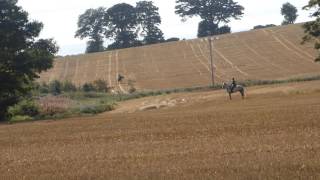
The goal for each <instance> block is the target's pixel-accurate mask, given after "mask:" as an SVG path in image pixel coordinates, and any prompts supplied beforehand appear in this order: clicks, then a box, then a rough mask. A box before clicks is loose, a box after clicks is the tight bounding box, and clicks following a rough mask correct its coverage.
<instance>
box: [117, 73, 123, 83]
mask: <svg viewBox="0 0 320 180" xmlns="http://www.w3.org/2000/svg"><path fill="white" fill-rule="evenodd" d="M123 79H124V76H122V75H121V74H118V82H121V81H122V80H123Z"/></svg>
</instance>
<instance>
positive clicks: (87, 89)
mask: <svg viewBox="0 0 320 180" xmlns="http://www.w3.org/2000/svg"><path fill="white" fill-rule="evenodd" d="M82 90H83V91H84V92H90V91H95V90H96V89H95V87H94V86H93V84H91V83H85V84H84V85H83V86H82Z"/></svg>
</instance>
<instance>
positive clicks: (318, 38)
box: [303, 0, 320, 62]
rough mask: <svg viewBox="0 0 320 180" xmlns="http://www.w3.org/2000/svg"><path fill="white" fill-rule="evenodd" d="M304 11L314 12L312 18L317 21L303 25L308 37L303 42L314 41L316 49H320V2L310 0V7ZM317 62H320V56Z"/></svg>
mask: <svg viewBox="0 0 320 180" xmlns="http://www.w3.org/2000/svg"><path fill="white" fill-rule="evenodd" d="M303 9H305V10H313V12H312V13H311V17H315V18H316V20H315V21H311V22H307V23H305V24H304V25H303V27H304V29H305V33H306V35H305V36H304V37H303V41H304V42H305V41H309V40H311V39H313V40H314V41H315V49H317V50H319V49H320V0H310V1H309V3H308V5H306V6H305V7H304V8H303ZM316 61H318V62H320V55H319V56H318V57H317V58H316Z"/></svg>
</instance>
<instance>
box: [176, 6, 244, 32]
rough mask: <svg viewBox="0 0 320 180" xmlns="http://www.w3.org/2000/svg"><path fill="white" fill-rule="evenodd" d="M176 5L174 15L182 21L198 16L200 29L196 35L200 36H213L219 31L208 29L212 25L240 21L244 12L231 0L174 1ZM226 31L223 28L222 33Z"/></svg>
mask: <svg viewBox="0 0 320 180" xmlns="http://www.w3.org/2000/svg"><path fill="white" fill-rule="evenodd" d="M176 4H177V5H176V7H175V9H176V11H175V13H176V14H178V15H180V16H181V17H182V18H183V19H182V20H183V21H185V20H186V18H187V17H193V16H199V17H200V18H201V19H202V22H200V23H199V27H201V29H199V30H198V34H200V35H202V36H209V35H215V34H216V33H217V32H219V31H217V29H216V28H215V29H211V28H210V27H212V26H213V24H215V25H217V26H218V27H219V26H220V25H221V23H222V24H228V23H229V22H230V20H231V19H232V18H233V19H240V18H241V17H242V15H243V10H244V8H243V7H242V6H241V5H239V4H238V3H237V2H234V1H233V0H176ZM205 26H209V27H205ZM203 29H205V31H204V30H203ZM226 30H227V28H226V27H223V31H226ZM226 32H228V31H226Z"/></svg>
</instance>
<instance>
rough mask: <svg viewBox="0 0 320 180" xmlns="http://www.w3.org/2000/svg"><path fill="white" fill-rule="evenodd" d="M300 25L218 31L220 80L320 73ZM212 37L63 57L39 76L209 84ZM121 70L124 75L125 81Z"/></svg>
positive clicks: (123, 87) (150, 84)
mask: <svg viewBox="0 0 320 180" xmlns="http://www.w3.org/2000/svg"><path fill="white" fill-rule="evenodd" d="M303 36H304V32H303V29H302V27H301V24H296V25H288V26H279V27H273V28H266V29H260V30H252V31H248V32H240V33H233V34H227V35H221V36H218V38H219V39H217V40H213V43H212V45H213V62H214V69H215V70H214V71H215V80H216V82H218V83H221V82H223V81H226V80H230V79H231V78H232V77H236V79H238V80H247V79H252V80H263V79H264V80H266V79H267V80H275V79H288V78H292V77H297V76H306V75H314V74H319V72H320V64H316V63H315V62H314V59H315V57H316V56H317V51H315V50H314V45H313V43H307V44H305V45H301V41H302V37H303ZM209 55H210V53H209V43H208V40H207V39H205V38H203V39H194V40H182V41H179V42H171V43H162V44H156V45H152V46H145V47H138V48H129V49H122V50H115V51H109V52H103V53H95V54H88V55H79V56H67V57H64V58H58V59H56V61H55V65H54V68H53V69H52V70H50V71H48V72H46V73H43V74H41V79H40V81H44V82H48V81H52V80H60V81H65V80H68V81H72V82H73V83H75V84H77V85H81V84H84V83H86V82H92V81H94V80H97V79H102V80H105V81H107V82H108V84H109V85H110V86H112V87H114V88H115V89H117V90H119V91H122V92H126V91H127V90H128V86H127V83H128V81H129V80H130V81H131V82H134V86H135V87H136V89H138V90H157V89H170V88H183V87H194V86H204V85H208V84H210V82H211V79H210V78H211V64H210V59H209V57H210V56H209ZM118 74H121V75H123V76H124V77H125V81H124V82H123V83H121V84H119V83H118V82H117V77H118Z"/></svg>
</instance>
